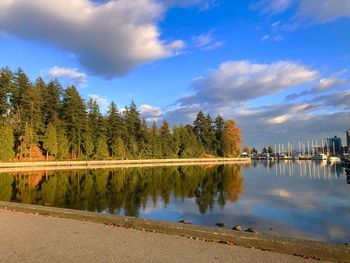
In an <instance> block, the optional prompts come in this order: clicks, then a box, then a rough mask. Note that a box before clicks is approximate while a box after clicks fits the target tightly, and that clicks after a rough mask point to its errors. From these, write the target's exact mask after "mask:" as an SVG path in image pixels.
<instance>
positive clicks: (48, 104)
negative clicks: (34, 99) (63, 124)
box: [40, 80, 62, 125]
mask: <svg viewBox="0 0 350 263" xmlns="http://www.w3.org/2000/svg"><path fill="white" fill-rule="evenodd" d="M41 86H42V84H40V87H41ZM40 89H41V90H42V98H43V103H42V113H43V114H42V121H43V123H44V124H45V125H47V124H48V123H50V122H54V121H55V120H56V119H57V118H58V116H60V115H61V114H60V113H61V100H60V94H61V93H62V87H61V84H60V83H59V82H58V81H57V80H56V81H50V82H49V83H48V84H47V85H46V87H42V88H40Z"/></svg>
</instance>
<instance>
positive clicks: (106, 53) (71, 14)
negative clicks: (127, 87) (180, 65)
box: [0, 0, 184, 77]
mask: <svg viewBox="0 0 350 263" xmlns="http://www.w3.org/2000/svg"><path fill="white" fill-rule="evenodd" d="M164 11H165V7H164V5H163V4H161V3H159V2H157V1H155V0H133V1H130V0H118V1H107V2H104V3H98V4H97V3H93V2H91V1H89V0H74V1H72V0H50V1H46V0H31V1H27V0H16V1H13V0H2V1H1V2H0V30H4V31H6V32H7V33H9V34H13V35H16V36H18V37H21V38H25V39H29V40H39V41H42V42H46V43H49V44H53V45H55V46H57V47H58V48H60V49H63V50H66V51H68V52H71V53H73V54H75V55H76V56H77V58H78V59H79V61H80V63H81V65H83V66H84V67H86V69H88V70H89V71H90V72H92V73H94V74H97V75H101V76H105V77H115V76H121V75H124V74H127V73H128V72H129V71H130V70H132V69H133V68H135V67H137V66H138V65H140V64H143V63H148V62H152V61H154V60H157V59H161V58H165V57H170V56H173V55H174V54H176V52H178V49H181V48H182V47H183V45H184V44H183V42H181V41H179V40H175V41H174V42H166V41H164V40H161V39H160V32H159V29H158V26H157V23H158V22H159V20H160V19H162V17H163V15H164Z"/></svg>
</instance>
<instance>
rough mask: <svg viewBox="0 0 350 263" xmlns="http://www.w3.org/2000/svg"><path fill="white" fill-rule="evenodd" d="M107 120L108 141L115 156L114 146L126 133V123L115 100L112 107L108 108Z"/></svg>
mask: <svg viewBox="0 0 350 263" xmlns="http://www.w3.org/2000/svg"><path fill="white" fill-rule="evenodd" d="M106 122H107V125H106V129H107V142H108V146H109V150H110V152H111V154H112V156H115V154H114V153H113V150H112V148H113V147H114V146H115V145H117V144H118V143H117V140H120V139H121V138H122V136H123V134H124V132H123V128H124V125H123V120H122V118H121V116H120V113H119V111H118V107H117V105H116V104H115V103H114V102H112V103H111V105H110V107H109V108H108V111H107V117H106ZM123 144H124V142H123ZM123 147H124V146H123Z"/></svg>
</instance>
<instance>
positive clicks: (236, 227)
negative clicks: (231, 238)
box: [232, 225, 242, 231]
mask: <svg viewBox="0 0 350 263" xmlns="http://www.w3.org/2000/svg"><path fill="white" fill-rule="evenodd" d="M232 230H234V231H241V230H242V228H241V226H240V225H235V226H234V227H232Z"/></svg>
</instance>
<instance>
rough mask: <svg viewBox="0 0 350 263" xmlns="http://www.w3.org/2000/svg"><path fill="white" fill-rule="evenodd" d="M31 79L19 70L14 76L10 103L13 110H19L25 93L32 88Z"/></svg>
mask: <svg viewBox="0 0 350 263" xmlns="http://www.w3.org/2000/svg"><path fill="white" fill-rule="evenodd" d="M31 85H32V84H31V82H30V79H29V78H28V76H27V75H26V74H25V73H24V71H23V70H22V69H21V68H19V69H18V70H17V72H15V74H14V76H13V85H12V87H11V91H10V92H11V96H10V101H11V105H12V107H13V109H15V110H18V108H19V106H20V104H21V100H22V95H23V92H24V91H25V90H26V89H28V88H29V87H30V86H31Z"/></svg>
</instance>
